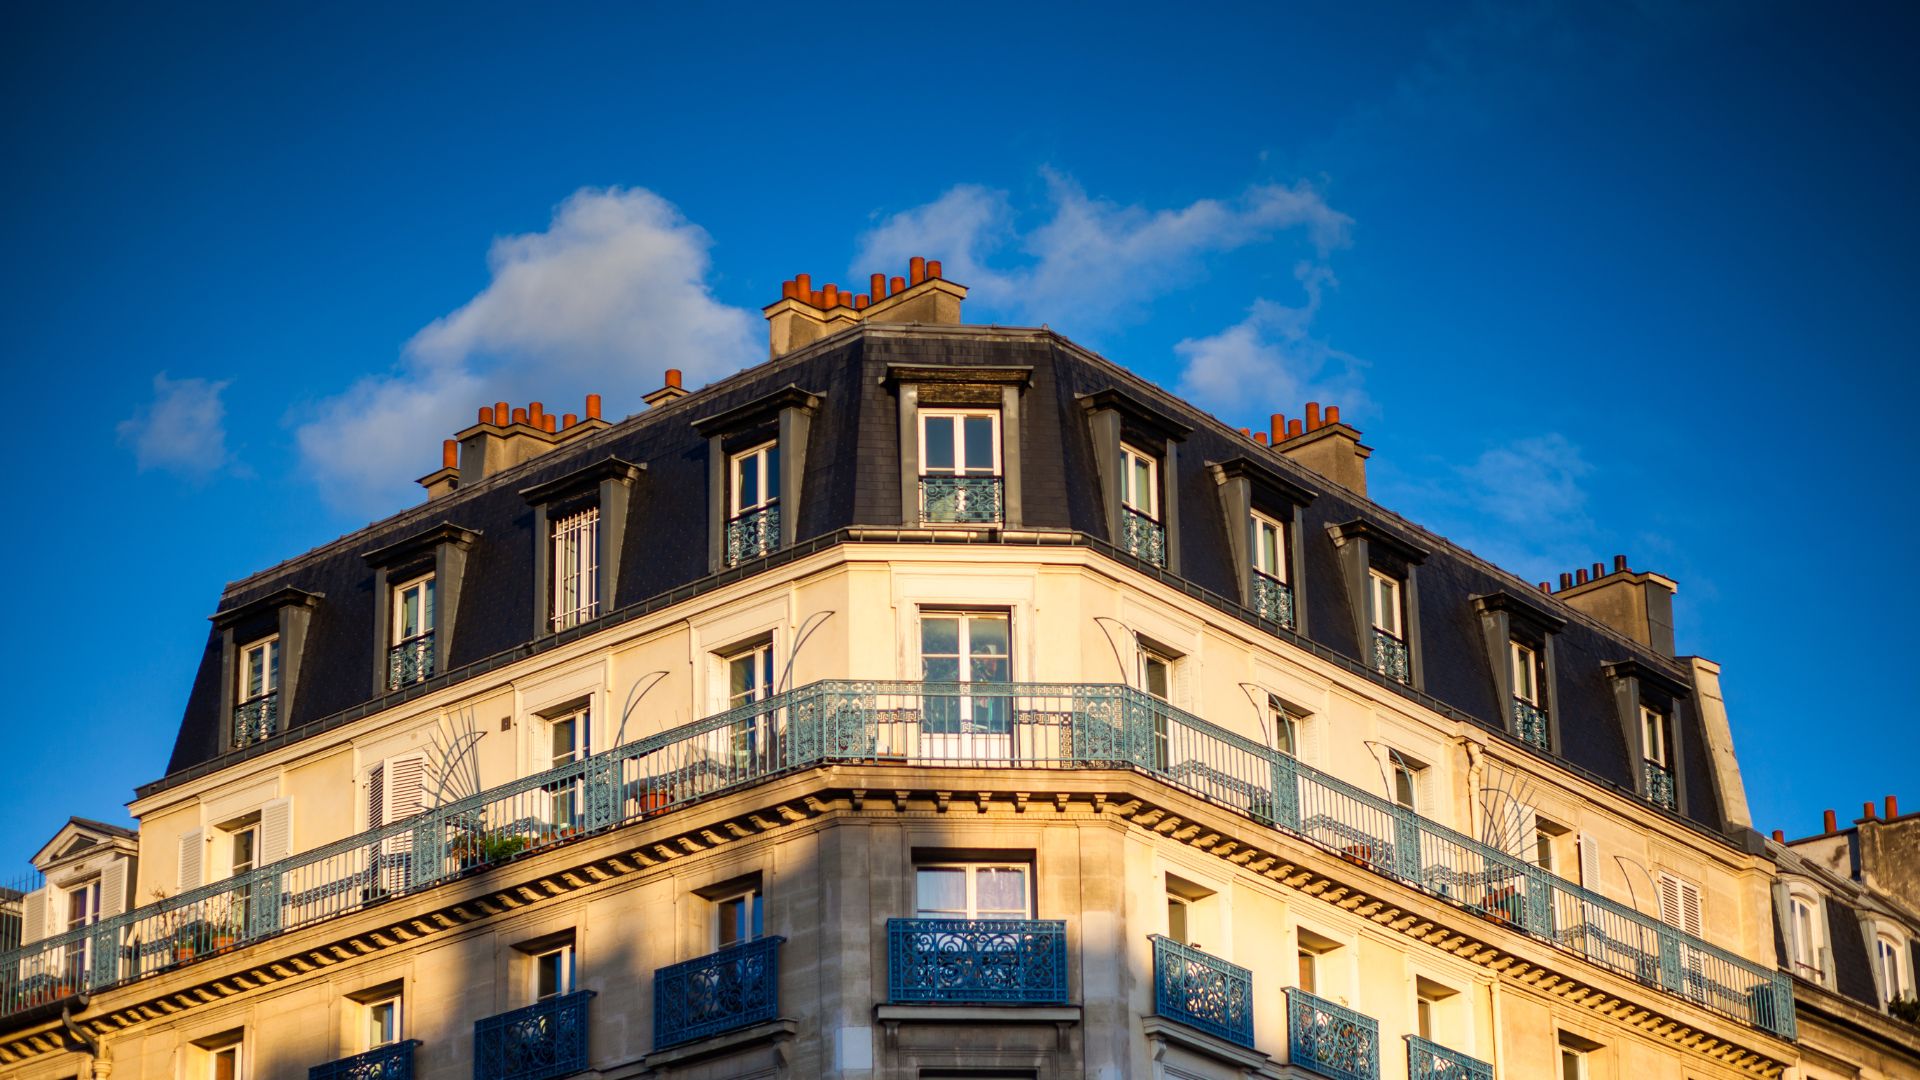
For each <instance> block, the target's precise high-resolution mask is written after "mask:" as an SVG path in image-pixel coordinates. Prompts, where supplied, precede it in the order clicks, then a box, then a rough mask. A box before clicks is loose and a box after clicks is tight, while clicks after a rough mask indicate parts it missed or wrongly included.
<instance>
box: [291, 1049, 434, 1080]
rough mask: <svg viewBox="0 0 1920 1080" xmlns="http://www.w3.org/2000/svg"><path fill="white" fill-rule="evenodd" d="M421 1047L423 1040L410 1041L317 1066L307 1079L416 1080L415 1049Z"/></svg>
mask: <svg viewBox="0 0 1920 1080" xmlns="http://www.w3.org/2000/svg"><path fill="white" fill-rule="evenodd" d="M419 1045H420V1040H419V1039H407V1040H405V1041H403V1042H397V1043H388V1044H387V1045H385V1046H381V1047H376V1048H374V1049H372V1050H369V1051H367V1052H366V1053H364V1054H355V1055H353V1056H352V1057H345V1058H341V1059H340V1060H338V1061H329V1062H327V1063H326V1064H325V1065H315V1066H314V1067H313V1068H311V1069H308V1070H307V1080H413V1048H414V1047H416V1046H419Z"/></svg>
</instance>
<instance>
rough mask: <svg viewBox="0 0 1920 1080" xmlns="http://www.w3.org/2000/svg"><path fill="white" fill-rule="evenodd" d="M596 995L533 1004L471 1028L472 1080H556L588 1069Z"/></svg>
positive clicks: (585, 993) (579, 994) (581, 992)
mask: <svg viewBox="0 0 1920 1080" xmlns="http://www.w3.org/2000/svg"><path fill="white" fill-rule="evenodd" d="M593 993H594V992H593V991H591V990H576V991H574V992H573V993H571V994H565V995H562V996H560V997H555V998H548V999H547V1000H545V1001H540V1002H535V1003H534V1004H532V1005H529V1006H527V1007H526V1008H524V1009H515V1010H513V1011H512V1012H509V1013H501V1014H500V1015H499V1016H489V1017H487V1018H486V1019H485V1020H478V1021H475V1022H474V1025H473V1080H552V1078H554V1077H559V1076H570V1075H572V1074H574V1073H577V1072H580V1071H581V1070H583V1069H585V1068H586V1067H587V1003H588V1002H590V1001H592V1000H593Z"/></svg>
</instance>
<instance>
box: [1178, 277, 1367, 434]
mask: <svg viewBox="0 0 1920 1080" xmlns="http://www.w3.org/2000/svg"><path fill="white" fill-rule="evenodd" d="M1294 278H1295V279H1296V280H1298V281H1299V282H1300V285H1301V289H1302V290H1303V291H1304V292H1305V293H1306V297H1307V302H1306V303H1305V304H1303V305H1301V306H1299V307H1288V306H1287V305H1285V304H1280V303H1276V302H1274V301H1272V300H1266V299H1259V300H1255V301H1254V302H1253V307H1252V308H1251V309H1249V311H1248V312H1247V317H1246V318H1245V319H1242V320H1241V321H1240V322H1238V323H1235V324H1234V325H1232V326H1229V327H1227V328H1226V329H1225V330H1222V331H1220V332H1219V333H1217V334H1214V335H1212V336H1210V337H1203V338H1187V339H1185V340H1183V341H1180V342H1179V343H1177V344H1176V345H1174V347H1173V351H1174V355H1175V356H1177V357H1179V358H1180V362H1181V370H1180V381H1179V386H1178V392H1179V394H1180V396H1181V397H1184V398H1186V399H1187V400H1189V401H1191V402H1193V403H1194V404H1196V405H1199V406H1201V407H1202V408H1205V409H1208V410H1210V411H1212V412H1214V413H1216V414H1218V415H1220V416H1221V417H1223V418H1226V419H1228V420H1232V421H1236V422H1245V423H1248V424H1250V425H1255V426H1261V427H1262V429H1263V430H1264V424H1263V421H1264V419H1265V417H1266V416H1267V415H1268V414H1270V413H1272V412H1274V411H1281V412H1292V413H1294V414H1295V415H1298V411H1299V409H1300V407H1301V405H1302V404H1304V403H1305V402H1307V401H1322V402H1326V403H1328V404H1333V405H1339V406H1340V408H1341V410H1342V412H1343V413H1347V414H1351V412H1352V411H1353V410H1364V409H1365V408H1367V406H1368V405H1369V404H1370V403H1369V402H1368V400H1367V397H1366V392H1365V391H1364V390H1363V389H1362V387H1361V372H1362V369H1363V368H1364V367H1365V364H1364V363H1363V362H1362V361H1361V360H1360V359H1359V358H1357V357H1354V356H1352V355H1349V354H1347V353H1344V352H1341V351H1339V350H1338V349H1335V348H1333V347H1332V346H1330V345H1328V344H1327V343H1326V342H1325V341H1324V340H1322V339H1320V338H1318V337H1315V336H1314V335H1313V333H1312V328H1313V319H1314V316H1315V314H1317V313H1318V312H1319V310H1320V301H1321V296H1322V292H1323V290H1324V289H1325V288H1326V287H1327V286H1329V285H1333V284H1336V282H1334V280H1333V275H1332V273H1331V272H1330V271H1328V270H1327V269H1326V267H1324V266H1316V265H1313V264H1311V263H1304V262H1303V263H1300V264H1298V265H1296V266H1295V267H1294ZM1249 408H1251V409H1253V410H1254V412H1255V413H1256V414H1257V415H1256V416H1252V417H1247V416H1243V415H1241V414H1243V413H1244V412H1245V411H1246V410H1247V409H1249Z"/></svg>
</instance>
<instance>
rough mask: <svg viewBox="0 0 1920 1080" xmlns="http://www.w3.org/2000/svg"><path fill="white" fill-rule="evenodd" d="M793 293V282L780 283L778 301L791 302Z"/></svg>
mask: <svg viewBox="0 0 1920 1080" xmlns="http://www.w3.org/2000/svg"><path fill="white" fill-rule="evenodd" d="M794 291H795V290H794V287H793V282H791V281H783V282H781V283H780V299H782V300H791V299H793V294H794Z"/></svg>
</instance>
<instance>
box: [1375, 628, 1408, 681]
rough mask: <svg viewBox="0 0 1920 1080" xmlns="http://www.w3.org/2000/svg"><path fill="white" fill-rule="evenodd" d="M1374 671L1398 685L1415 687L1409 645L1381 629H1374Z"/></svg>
mask: <svg viewBox="0 0 1920 1080" xmlns="http://www.w3.org/2000/svg"><path fill="white" fill-rule="evenodd" d="M1373 670H1375V671H1377V672H1379V673H1380V674H1382V675H1385V676H1386V677H1387V678H1389V679H1392V680H1393V681H1394V682H1397V683H1405V684H1406V685H1408V686H1412V685H1413V666H1412V664H1411V663H1410V662H1409V660H1408V654H1407V643H1406V642H1404V641H1401V640H1400V639H1399V638H1397V637H1394V636H1393V635H1392V634H1389V633H1387V632H1386V631H1385V630H1382V629H1380V628H1379V627H1377V626H1376V627H1374V628H1373Z"/></svg>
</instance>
